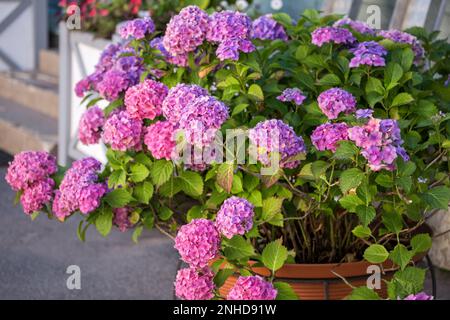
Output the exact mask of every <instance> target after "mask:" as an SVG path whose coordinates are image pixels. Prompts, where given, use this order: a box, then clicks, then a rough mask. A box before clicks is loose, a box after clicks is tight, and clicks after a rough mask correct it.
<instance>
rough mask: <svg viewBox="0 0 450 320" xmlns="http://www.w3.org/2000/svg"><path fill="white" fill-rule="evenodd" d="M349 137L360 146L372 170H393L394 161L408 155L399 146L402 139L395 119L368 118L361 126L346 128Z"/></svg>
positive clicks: (405, 158) (406, 158)
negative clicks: (398, 157)
mask: <svg viewBox="0 0 450 320" xmlns="http://www.w3.org/2000/svg"><path fill="white" fill-rule="evenodd" d="M348 136H349V139H350V140H352V141H354V142H355V144H356V145H357V146H358V147H360V148H362V149H363V150H362V152H361V154H362V155H363V157H364V158H366V159H367V161H368V163H369V167H370V168H371V169H372V170H373V171H379V170H381V169H386V170H394V169H395V165H394V161H395V159H397V156H398V155H400V156H401V157H402V158H403V160H404V161H408V160H409V157H408V155H407V154H406V151H405V149H403V147H402V146H401V145H402V144H403V140H402V139H401V136H400V128H399V126H398V123H397V121H395V120H392V119H385V120H381V119H376V118H370V119H369V120H368V122H367V123H366V124H365V125H363V126H355V127H352V128H350V129H348Z"/></svg>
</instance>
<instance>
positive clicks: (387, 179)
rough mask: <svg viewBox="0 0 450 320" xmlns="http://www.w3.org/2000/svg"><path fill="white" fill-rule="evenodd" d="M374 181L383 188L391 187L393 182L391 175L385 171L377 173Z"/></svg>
mask: <svg viewBox="0 0 450 320" xmlns="http://www.w3.org/2000/svg"><path fill="white" fill-rule="evenodd" d="M375 182H376V183H377V184H378V185H380V186H382V187H385V188H391V187H392V186H393V184H394V181H393V180H392V177H391V176H390V175H388V174H386V173H381V174H378V175H377V177H376V178H375Z"/></svg>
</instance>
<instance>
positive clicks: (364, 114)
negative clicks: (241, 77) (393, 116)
mask: <svg viewBox="0 0 450 320" xmlns="http://www.w3.org/2000/svg"><path fill="white" fill-rule="evenodd" d="M355 114H356V119H365V118H370V117H372V114H373V110H372V109H358V110H356V113H355Z"/></svg>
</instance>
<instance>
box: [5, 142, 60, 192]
mask: <svg viewBox="0 0 450 320" xmlns="http://www.w3.org/2000/svg"><path fill="white" fill-rule="evenodd" d="M56 171H58V166H57V165H56V158H55V157H54V156H53V155H51V154H49V153H47V152H44V151H23V152H20V153H18V154H16V155H15V156H14V160H13V161H12V162H11V163H10V164H9V167H8V171H7V172H6V177H5V179H6V182H8V184H9V185H10V186H11V188H12V189H13V190H14V191H19V190H25V189H28V188H30V187H31V186H33V185H34V184H35V183H37V182H40V181H45V180H46V179H47V178H49V177H50V176H51V175H52V174H54V173H56Z"/></svg>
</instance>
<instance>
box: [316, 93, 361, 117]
mask: <svg viewBox="0 0 450 320" xmlns="http://www.w3.org/2000/svg"><path fill="white" fill-rule="evenodd" d="M317 102H318V104H319V108H320V110H322V112H323V113H324V114H325V115H326V116H327V117H328V119H330V120H332V119H336V118H337V117H338V116H339V114H340V113H341V112H343V113H345V114H349V113H352V112H354V111H355V110H356V99H355V97H354V96H353V95H352V94H351V93H349V92H347V91H345V90H343V89H340V88H331V89H328V90H326V91H324V92H322V93H321V94H320V95H319V96H318V97H317Z"/></svg>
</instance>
